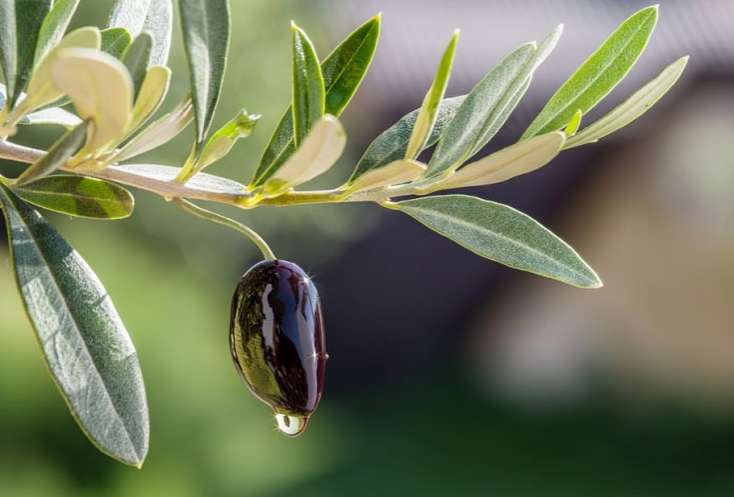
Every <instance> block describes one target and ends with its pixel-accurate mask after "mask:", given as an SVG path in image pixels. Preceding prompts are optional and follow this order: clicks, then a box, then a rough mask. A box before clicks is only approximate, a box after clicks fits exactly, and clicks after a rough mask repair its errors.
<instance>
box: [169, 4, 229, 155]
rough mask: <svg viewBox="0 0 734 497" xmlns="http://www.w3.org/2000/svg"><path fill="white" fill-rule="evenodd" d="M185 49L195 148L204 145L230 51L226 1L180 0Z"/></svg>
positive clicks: (227, 5)
mask: <svg viewBox="0 0 734 497" xmlns="http://www.w3.org/2000/svg"><path fill="white" fill-rule="evenodd" d="M178 4H179V12H180V15H181V30H182V32H183V40H184V49H185V51H186V57H187V59H188V61H189V72H190V73H191V96H192V101H193V104H194V120H195V121H196V147H197V149H198V147H200V146H201V145H203V144H204V140H205V139H206V135H207V133H208V131H209V128H210V127H211V124H212V119H213V118H214V110H215V109H216V107H217V102H218V101H219V94H220V92H221V91H222V81H223V78H224V69H225V66H226V63H227V52H228V50H229V31H230V19H229V18H230V14H229V2H228V1H227V0H179V2H178Z"/></svg>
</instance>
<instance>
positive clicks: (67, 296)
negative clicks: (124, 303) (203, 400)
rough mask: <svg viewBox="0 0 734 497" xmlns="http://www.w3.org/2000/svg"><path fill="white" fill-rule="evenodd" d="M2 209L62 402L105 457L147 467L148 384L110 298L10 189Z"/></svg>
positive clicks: (18, 275)
mask: <svg viewBox="0 0 734 497" xmlns="http://www.w3.org/2000/svg"><path fill="white" fill-rule="evenodd" d="M0 204H1V205H2V207H3V212H4V214H5V221H6V225H7V229H8V239H9V241H10V250H11V257H10V259H11V262H12V265H13V269H14V271H15V279H16V282H17V284H18V289H19V290H20V295H21V298H22V300H23V303H24V305H25V309H26V312H27V313H28V317H29V318H30V321H31V324H32V325H33V328H34V330H35V333H36V338H37V339H38V343H39V345H40V346H41V351H42V352H43V358H44V360H45V362H46V365H47V366H48V370H49V372H50V373H51V376H52V378H53V379H54V382H55V383H56V385H57V386H58V388H59V391H60V392H61V395H62V397H63V398H64V400H65V401H66V403H67V405H68V406H69V409H70V410H71V413H72V415H73V416H74V418H75V419H76V421H77V422H78V423H79V425H80V427H81V428H82V430H83V431H84V433H85V434H86V435H87V436H88V437H89V438H90V440H91V441H92V442H93V443H94V444H95V445H96V446H97V447H98V448H99V449H100V450H101V451H102V452H104V453H106V454H108V455H109V456H111V457H113V458H115V459H117V460H119V461H121V462H124V463H126V464H130V465H133V466H138V467H139V466H141V465H142V463H143V460H144V459H145V455H146V453H147V451H148V433H149V422H148V406H147V401H146V398H145V387H144V386H143V376H142V373H141V371H140V364H139V362H138V357H137V353H136V352H135V347H134V346H133V344H132V341H131V340H130V336H129V335H128V333H127V330H126V329H125V326H124V325H123V323H122V320H121V319H120V316H119V315H118V313H117V311H116V310H115V307H114V306H113V304H112V301H111V300H110V296H109V293H108V292H107V290H105V288H104V287H103V286H102V284H101V283H100V281H99V279H98V278H97V275H95V274H94V272H93V271H92V269H91V268H90V267H89V265H88V264H87V263H86V262H85V261H84V259H82V257H81V256H80V255H79V253H78V252H77V251H76V250H74V249H73V248H72V247H71V246H70V245H69V244H68V243H67V242H66V240H64V239H63V238H62V237H61V235H59V234H58V233H57V232H56V231H55V230H54V229H53V227H51V225H50V224H48V223H47V222H46V221H45V220H44V218H43V217H42V216H41V215H40V214H39V213H38V212H37V211H36V210H34V209H32V208H30V207H29V206H28V205H26V204H24V203H23V202H22V201H20V200H19V199H18V198H17V197H16V196H15V195H13V194H12V193H10V192H9V191H8V190H6V189H5V188H4V187H0Z"/></svg>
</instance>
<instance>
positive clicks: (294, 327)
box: [229, 260, 328, 436]
mask: <svg viewBox="0 0 734 497" xmlns="http://www.w3.org/2000/svg"><path fill="white" fill-rule="evenodd" d="M229 346H230V350H231V352H232V359H233V360H234V364H235V367H236V369H237V371H238V372H239V373H240V375H241V376H242V378H243V379H244V380H245V383H247V386H248V387H249V389H250V391H251V392H252V393H253V394H254V395H255V396H256V397H257V398H258V399H260V400H261V401H263V402H264V403H266V404H268V405H269V406H270V407H271V408H272V409H273V412H274V414H275V419H276V422H277V424H278V429H280V431H281V432H283V433H285V434H286V435H290V436H295V435H299V434H301V433H303V431H304V430H305V429H306V423H307V422H308V419H309V417H310V416H311V414H313V412H314V411H315V410H316V407H317V406H318V404H319V400H320V399H321V392H322V391H323V386H324V370H325V366H326V359H327V357H328V356H327V355H326V345H325V336H324V327H323V320H322V317H321V304H320V302H319V294H318V292H317V290H316V286H315V285H314V284H313V282H312V281H311V278H309V277H308V275H307V274H306V273H305V272H304V271H303V269H301V268H300V267H298V265H296V264H293V263H292V262H288V261H284V260H266V261H262V262H259V263H258V264H255V265H254V266H252V267H251V268H250V269H249V270H248V271H247V272H246V273H245V274H244V275H242V278H241V279H240V282H239V284H238V285H237V288H236V289H235V292H234V297H233V298H232V316H231V321H230V329H229Z"/></svg>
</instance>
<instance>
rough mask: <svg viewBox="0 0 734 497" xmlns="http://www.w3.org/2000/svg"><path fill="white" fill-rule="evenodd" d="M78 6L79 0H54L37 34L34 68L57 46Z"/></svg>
mask: <svg viewBox="0 0 734 497" xmlns="http://www.w3.org/2000/svg"><path fill="white" fill-rule="evenodd" d="M78 5H79V0H56V1H55V2H54V4H53V7H51V11H50V12H49V13H48V15H46V18H45V19H44V20H43V24H41V30H40V31H39V32H38V41H37V42H36V50H35V52H34V56H33V64H34V66H38V64H39V63H40V62H41V60H43V58H44V57H45V56H46V54H47V53H48V52H49V50H51V49H52V48H53V47H55V46H56V45H58V43H59V42H60V41H61V38H63V37H64V33H65V32H66V28H67V27H68V26H69V21H71V18H72V16H73V15H74V12H75V11H76V8H77V6H78Z"/></svg>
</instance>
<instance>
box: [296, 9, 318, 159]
mask: <svg viewBox="0 0 734 497" xmlns="http://www.w3.org/2000/svg"><path fill="white" fill-rule="evenodd" d="M291 33H292V36H293V40H292V43H293V44H292V51H293V67H292V71H293V104H292V105H293V107H292V109H293V141H294V144H295V146H296V148H297V147H300V146H301V143H302V142H303V140H305V138H306V136H307V135H308V134H309V133H310V132H311V128H312V127H313V126H314V125H315V124H316V123H317V122H318V121H319V119H321V116H323V115H324V108H325V107H324V105H325V98H326V90H325V88H324V77H323V75H322V73H321V66H320V65H319V58H318V57H317V56H316V51H315V50H314V48H313V44H312V43H311V40H309V39H308V36H307V35H306V33H305V32H304V31H303V30H302V29H301V28H299V27H298V26H296V25H295V24H294V23H291Z"/></svg>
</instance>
